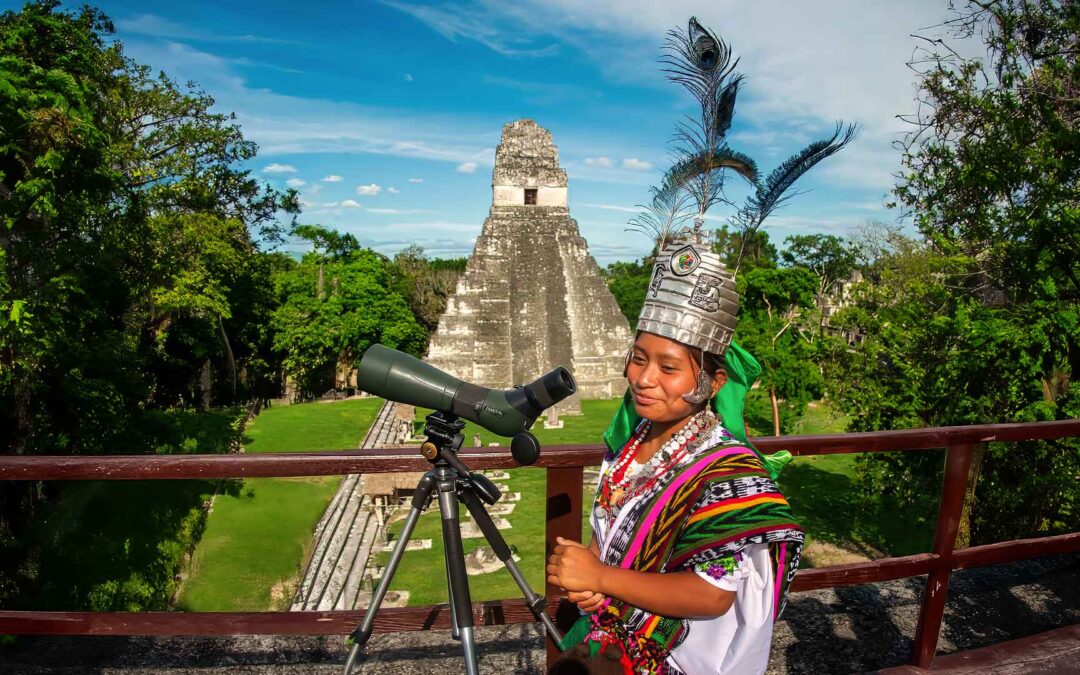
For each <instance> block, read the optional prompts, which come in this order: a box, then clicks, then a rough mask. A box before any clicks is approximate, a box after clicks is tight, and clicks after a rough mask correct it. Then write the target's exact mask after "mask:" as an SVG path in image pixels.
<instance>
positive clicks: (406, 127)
mask: <svg viewBox="0 0 1080 675" xmlns="http://www.w3.org/2000/svg"><path fill="white" fill-rule="evenodd" d="M96 4H97V6H99V7H101V8H102V9H103V10H104V11H105V12H106V13H107V14H108V15H109V16H110V17H111V18H112V19H113V21H114V23H115V24H116V28H117V33H116V38H118V39H119V40H121V41H122V42H123V43H124V45H125V49H126V50H127V53H128V54H129V55H130V56H132V57H134V58H135V59H136V60H138V61H139V62H142V63H146V64H148V65H150V66H152V67H153V68H155V69H160V70H163V71H165V72H166V73H167V74H169V75H170V76H172V77H173V78H174V79H176V80H178V81H181V82H182V81H186V80H194V81H197V82H198V83H199V84H200V85H201V86H202V87H203V88H204V89H206V90H207V92H209V93H210V94H211V95H212V96H214V97H215V98H216V99H217V102H218V107H219V109H220V110H223V111H233V112H235V113H236V115H237V118H238V120H239V122H240V124H241V125H242V127H243V129H244V132H245V135H246V136H247V137H248V138H249V139H250V140H253V141H255V142H256V143H258V145H259V147H260V151H259V156H258V158H257V159H256V161H254V162H252V163H251V165H250V167H249V168H251V169H252V171H253V172H255V173H257V174H258V175H259V176H260V177H261V178H263V179H265V180H267V181H269V182H270V183H272V184H274V185H277V186H280V187H284V186H286V185H292V186H296V187H298V188H299V189H300V192H301V195H302V199H303V203H304V213H303V216H302V218H301V220H302V221H304V222H315V223H320V224H323V225H326V226H329V227H333V228H336V229H339V230H342V231H346V232H350V233H352V234H353V235H355V236H356V237H357V238H358V239H359V240H360V241H361V242H362V243H364V244H367V245H370V246H372V247H374V248H375V249H376V250H379V251H382V252H384V253H388V254H392V253H394V252H396V251H397V250H399V249H401V248H402V247H404V246H405V245H408V244H413V243H417V244H420V245H422V246H423V247H424V248H425V249H426V250H427V251H428V252H429V254H431V255H433V256H442V257H445V256H460V255H467V254H468V253H469V252H470V251H471V250H472V245H473V242H474V240H475V238H476V236H477V235H478V234H479V233H480V229H481V226H482V224H483V221H484V218H485V216H486V215H487V211H488V207H489V205H490V199H491V191H490V184H491V168H492V163H493V160H494V148H495V145H496V144H497V143H498V140H499V134H500V130H501V127H502V125H503V124H504V123H506V122H508V121H512V120H514V119H518V118H522V117H529V118H533V119H535V120H536V121H537V122H538V123H539V124H540V125H542V126H544V127H546V128H548V129H550V130H551V132H552V133H553V135H554V138H555V142H556V144H557V145H558V147H559V153H560V158H561V161H562V164H563V166H564V167H565V168H566V170H567V172H568V174H569V181H570V211H571V215H572V216H573V217H574V218H576V219H577V221H578V224H579V226H580V229H581V232H582V235H583V236H584V237H585V238H586V239H587V240H588V242H589V246H590V249H591V251H592V253H593V255H594V256H595V257H596V258H597V260H598V262H599V263H600V264H601V265H606V264H607V263H610V262H612V261H614V260H630V259H635V258H638V257H640V256H641V255H643V254H644V253H645V252H647V250H648V249H649V248H650V242H649V241H648V239H647V238H646V237H645V235H642V234H639V233H636V232H627V231H626V227H627V225H626V221H627V219H628V218H629V217H631V216H632V215H633V214H634V212H635V211H636V209H634V206H635V205H636V204H640V203H642V202H644V201H645V200H646V199H647V195H648V192H647V191H648V187H649V185H650V184H652V183H654V182H656V181H657V180H658V178H659V177H660V175H661V174H662V172H663V170H664V169H665V168H666V167H667V166H668V164H669V156H668V140H669V138H670V137H671V134H672V130H673V125H674V123H675V122H676V120H677V119H678V118H679V117H680V115H682V114H684V113H688V112H692V111H693V104H692V101H691V100H690V98H689V97H688V95H687V94H686V93H685V92H684V91H683V90H682V89H681V88H680V87H678V86H676V85H674V84H671V83H669V82H667V81H665V79H664V78H663V76H662V74H661V72H660V70H659V67H658V64H657V61H656V59H657V56H659V54H660V46H661V44H662V42H663V38H664V35H665V32H666V31H667V30H668V29H670V28H672V27H674V26H676V25H678V26H684V25H685V21H686V19H687V18H688V17H689V16H690V15H692V14H693V15H697V16H698V18H699V19H700V20H701V21H702V23H703V24H705V25H707V26H710V27H711V28H713V29H714V30H715V31H717V32H718V33H719V34H720V35H722V36H723V37H724V38H725V39H726V40H727V41H728V42H729V43H730V44H731V45H732V46H733V48H734V50H735V53H736V54H737V55H738V56H740V57H741V59H742V61H741V63H740V67H739V69H740V70H741V71H742V72H743V73H745V74H746V75H747V81H746V86H745V87H744V89H743V90H742V93H741V94H740V99H739V101H738V105H737V107H736V118H735V125H734V127H733V130H732V134H731V139H730V140H731V144H732V145H733V146H735V147H736V148H738V149H741V150H743V151H744V152H746V153H747V154H749V155H750V156H752V157H754V158H755V159H756V160H757V161H758V164H759V166H760V167H761V168H762V169H763V170H765V171H768V170H771V168H772V167H773V166H775V165H776V164H777V163H779V162H780V161H782V160H783V159H784V158H786V157H787V156H788V155H789V154H791V153H792V152H794V151H796V150H798V149H799V148H801V147H802V146H803V145H805V144H806V143H807V142H810V141H812V140H815V139H817V138H820V137H822V136H827V135H828V134H829V133H831V131H832V129H833V125H834V123H835V120H837V119H843V120H845V121H851V122H858V123H859V124H860V126H861V132H860V134H859V136H858V137H857V139H856V140H855V141H854V143H853V144H852V145H851V146H849V147H848V148H847V149H845V150H844V151H843V152H842V153H840V155H838V156H836V157H834V158H832V159H830V160H827V162H826V163H825V164H822V165H820V166H819V167H817V168H816V169H815V170H814V171H813V172H812V173H811V174H810V175H808V176H806V177H805V178H804V179H803V181H804V182H802V183H801V186H800V187H802V188H803V189H806V190H809V192H808V193H807V194H804V195H801V196H800V197H798V198H796V199H795V200H794V201H793V202H792V203H791V204H790V205H789V206H787V207H786V208H785V209H783V210H782V211H780V212H779V213H777V214H776V215H775V216H774V217H773V218H772V219H771V221H767V222H766V226H767V229H768V231H769V233H770V235H771V236H772V238H773V239H774V240H775V241H778V242H779V241H782V240H783V238H784V237H786V236H788V235H790V234H793V233H806V232H829V233H835V234H846V233H849V232H851V231H852V230H853V229H854V228H856V227H858V226H859V225H861V224H863V223H865V222H866V221H867V220H872V219H873V220H884V221H889V222H892V221H895V220H896V214H894V213H893V212H890V211H887V210H885V209H884V206H883V201H884V200H885V199H886V197H887V194H888V191H889V189H890V187H891V185H892V183H893V178H892V174H893V173H894V172H895V171H896V170H897V169H898V166H899V165H898V160H899V154H898V151H896V150H895V149H894V148H893V147H892V143H893V141H895V140H896V138H897V137H898V134H899V133H900V132H902V131H903V130H904V125H903V123H902V122H900V121H899V120H898V119H897V118H896V115H898V114H903V113H909V112H911V111H912V110H913V109H914V102H913V98H914V93H915V89H914V79H913V75H912V72H911V71H910V70H909V69H908V68H907V66H906V65H905V62H906V61H907V60H908V58H909V57H910V56H911V54H912V51H913V49H914V48H915V46H916V42H917V41H916V39H915V38H913V37H912V36H911V34H912V33H916V32H920V33H921V34H924V35H932V34H935V32H936V31H935V30H932V29H931V30H927V27H930V26H934V25H936V24H939V23H940V22H941V21H942V20H943V19H945V18H946V17H947V11H946V3H945V1H944V0H933V1H930V0H904V2H895V1H891V0H890V1H884V0H882V1H877V2H867V1H862V2H860V1H856V0H851V1H846V2H840V1H838V0H817V1H815V2H795V1H785V2H762V3H737V2H734V1H729V2H718V1H710V2H683V1H680V0H667V1H665V2H637V1H636V0H595V1H593V2H579V1H572V0H516V1H515V2H512V3H508V2H503V1H500V0H478V1H472V2H454V3H441V4H436V3H429V2H425V3H411V2H404V1H403V0H382V1H371V2H354V3H332V2H324V3H314V4H312V5H305V4H302V3H295V2H278V1H275V0H263V1H260V2H257V3H256V2H248V1H238V2H202V1H199V2H173V3H148V2H145V1H142V2H127V1H113V0H108V1H105V2H100V3H96ZM3 5H4V6H5V7H7V8H17V6H18V4H17V3H3ZM735 180H736V179H732V181H731V183H732V184H733V185H735V184H736V183H735ZM730 194H731V195H732V196H735V197H736V198H737V199H741V196H742V195H743V194H744V192H743V191H741V190H739V189H736V190H732V191H731V192H730ZM710 213H712V214H713V216H714V218H715V220H714V221H713V223H715V224H716V225H719V224H721V223H722V222H723V218H724V217H725V216H726V215H727V212H726V211H725V210H723V209H716V210H715V211H713V212H710ZM299 246H300V245H299V244H298V243H291V244H290V247H291V248H294V249H295V248H298V247H299Z"/></svg>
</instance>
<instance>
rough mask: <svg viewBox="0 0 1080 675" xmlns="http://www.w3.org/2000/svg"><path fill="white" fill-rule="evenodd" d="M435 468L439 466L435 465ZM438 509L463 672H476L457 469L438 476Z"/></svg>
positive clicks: (475, 674)
mask: <svg viewBox="0 0 1080 675" xmlns="http://www.w3.org/2000/svg"><path fill="white" fill-rule="evenodd" d="M437 470H438V469H437ZM439 512H440V513H441V514H442V531H443V546H444V547H445V549H444V551H443V552H444V554H445V556H446V569H447V572H448V575H447V576H448V577H449V580H450V603H451V604H450V606H451V610H452V611H453V613H454V617H455V623H456V624H457V627H458V633H459V636H460V639H461V647H462V650H463V651H464V653H465V673H466V675H479V669H478V667H477V662H476V640H475V637H474V636H473V616H472V598H471V597H470V594H469V577H468V575H467V574H466V572H465V552H464V548H463V546H462V544H461V522H460V519H459V516H458V498H457V472H456V471H454V470H453V469H447V470H446V473H445V474H443V475H440V477H439Z"/></svg>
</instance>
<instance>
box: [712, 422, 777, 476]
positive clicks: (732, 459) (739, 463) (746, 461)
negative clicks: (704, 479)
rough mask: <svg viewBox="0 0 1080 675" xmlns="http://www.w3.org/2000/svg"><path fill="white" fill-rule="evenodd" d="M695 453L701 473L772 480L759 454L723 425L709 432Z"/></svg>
mask: <svg viewBox="0 0 1080 675" xmlns="http://www.w3.org/2000/svg"><path fill="white" fill-rule="evenodd" d="M695 455H696V457H697V458H698V460H699V462H698V463H697V464H698V469H699V471H700V472H701V473H702V474H717V473H719V474H720V475H724V476H729V477H734V476H755V477H758V478H762V479H766V480H769V481H771V480H772V478H771V475H770V474H769V470H768V468H766V466H765V463H764V462H763V461H762V459H761V456H760V455H759V454H758V453H757V452H756V451H755V450H754V449H753V448H751V447H750V446H749V445H747V443H746V442H745V441H741V440H739V439H737V438H735V437H734V436H732V435H731V433H730V432H728V431H727V430H726V429H724V428H723V427H718V428H717V429H714V430H713V431H712V432H710V434H709V435H708V436H707V437H706V438H705V440H704V441H703V442H702V444H701V445H700V446H699V449H698V451H697V452H696V453H695Z"/></svg>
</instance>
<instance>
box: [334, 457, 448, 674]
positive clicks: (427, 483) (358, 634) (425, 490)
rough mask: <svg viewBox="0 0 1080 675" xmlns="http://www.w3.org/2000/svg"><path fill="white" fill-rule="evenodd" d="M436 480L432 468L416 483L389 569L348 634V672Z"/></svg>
mask: <svg viewBox="0 0 1080 675" xmlns="http://www.w3.org/2000/svg"><path fill="white" fill-rule="evenodd" d="M436 484H437V481H436V480H435V476H434V475H433V472H430V471H429V472H428V473H426V474H424V477H423V478H421V479H420V482H419V483H418V484H417V485H416V492H415V493H414V494H413V498H412V508H410V509H409V515H408V516H407V517H406V518H405V525H404V526H402V528H401V536H399V537H398V540H397V542H395V543H394V549H393V551H391V553H390V560H389V561H388V562H387V563H386V569H384V570H383V575H382V579H379V585H378V586H377V587H376V588H375V592H374V593H373V594H372V596H371V602H370V603H368V606H367V611H365V612H364V620H363V621H361V622H360V625H359V626H357V627H356V630H354V631H353V632H352V634H351V635H350V636H349V643H350V644H351V645H352V647H351V649H350V650H349V658H348V659H347V660H346V661H345V675H349V673H350V672H352V669H353V665H354V664H355V663H356V659H357V657H359V655H360V652H361V651H362V650H363V649H364V645H366V644H367V641H368V640H369V639H371V631H372V630H373V629H374V627H375V615H376V614H377V613H378V612H379V607H380V606H382V602H383V598H385V597H386V591H387V590H389V588H390V581H391V580H392V579H393V578H394V573H395V572H397V568H398V564H399V563H400V562H401V557H402V556H403V555H405V548H406V547H407V546H408V545H409V537H411V536H412V532H413V529H415V528H416V521H417V520H419V519H420V514H421V513H422V512H423V511H424V509H426V508H427V506H428V504H429V503H430V502H431V493H432V491H433V490H434V489H435V486H436Z"/></svg>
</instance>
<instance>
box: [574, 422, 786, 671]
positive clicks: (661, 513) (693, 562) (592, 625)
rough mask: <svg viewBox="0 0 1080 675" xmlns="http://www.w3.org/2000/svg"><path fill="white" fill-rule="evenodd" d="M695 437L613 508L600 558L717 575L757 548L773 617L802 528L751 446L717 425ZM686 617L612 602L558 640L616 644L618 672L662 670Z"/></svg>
mask: <svg viewBox="0 0 1080 675" xmlns="http://www.w3.org/2000/svg"><path fill="white" fill-rule="evenodd" d="M702 441H703V442H702V443H701V445H700V447H699V448H697V449H695V450H694V451H693V452H692V453H690V454H688V455H687V456H686V457H685V458H684V459H683V460H682V461H680V462H679V464H677V465H676V466H674V467H672V468H671V469H669V470H668V471H666V472H665V473H664V474H663V475H662V476H659V477H658V478H657V477H654V478H653V480H652V481H651V483H650V485H649V487H648V489H647V490H646V491H645V492H643V493H639V494H638V495H636V496H635V498H634V499H632V500H631V501H629V502H628V503H626V505H625V506H624V507H623V508H621V509H620V510H619V511H618V512H617V513H616V514H615V517H614V520H613V521H611V529H610V531H609V533H608V536H607V537H606V541H605V545H604V547H603V551H604V554H603V562H604V563H605V564H608V565H613V566H619V567H623V568H627V569H634V570H638V571H641V572H682V571H695V572H699V573H702V572H704V573H706V574H708V575H710V576H712V577H714V578H717V577H718V576H722V575H724V574H727V573H730V572H731V571H732V570H733V569H734V568H735V567H736V566H737V565H738V564H739V561H740V560H741V555H742V553H743V551H744V549H747V548H748V547H749V546H751V545H754V544H767V545H769V550H770V554H771V555H770V559H771V561H772V564H773V574H774V575H775V576H774V579H775V584H774V593H775V598H774V604H773V608H774V609H773V615H774V619H775V617H776V616H778V615H779V612H780V611H781V610H782V609H783V605H784V600H785V597H786V595H787V589H788V586H789V584H790V582H791V579H792V578H793V577H794V574H795V571H796V570H797V569H798V564H799V552H800V550H801V547H802V542H803V532H802V528H801V527H799V525H798V523H796V522H795V518H794V516H793V515H792V513H791V508H790V506H788V503H787V500H786V499H785V498H784V496H783V495H782V494H781V493H780V491H779V489H778V488H777V487H776V484H775V483H774V482H773V480H772V478H771V477H770V475H769V471H768V469H767V468H766V467H765V465H764V464H763V463H762V461H761V459H760V458H759V457H758V455H757V454H756V453H754V451H753V450H750V449H748V448H746V447H745V445H744V444H743V443H742V442H741V441H739V440H737V439H734V438H732V436H731V435H730V434H729V433H727V431H726V430H724V429H723V427H719V426H717V428H716V429H715V430H714V431H713V432H712V433H711V434H710V435H709V437H708V438H705V439H702ZM600 488H601V490H598V493H597V494H598V495H599V494H600V492H601V491H602V489H603V486H602V485H601V486H600ZM597 504H598V502H595V501H594V508H597ZM692 623H693V622H692V621H689V620H685V619H672V618H668V617H662V616H657V615H654V614H650V613H649V612H645V611H643V610H641V609H638V608H636V607H632V606H629V605H627V604H625V603H623V602H621V601H618V600H615V599H612V600H611V601H610V602H608V603H607V605H606V606H605V607H604V608H603V609H601V610H600V611H598V612H596V613H595V614H592V615H590V616H585V617H582V618H581V619H580V620H579V621H578V623H577V624H576V625H575V626H574V629H573V630H571V632H570V633H568V634H567V638H566V639H565V640H564V641H563V645H562V646H563V647H564V649H565V648H569V647H571V646H573V644H578V643H580V642H581V641H586V642H587V644H589V646H590V652H591V653H593V654H596V653H597V652H599V651H600V650H601V649H603V648H605V647H606V646H607V645H610V644H618V645H620V646H621V647H622V649H623V651H624V659H623V664H624V667H625V669H626V671H627V672H633V673H649V674H653V673H664V672H665V661H666V659H667V656H668V654H669V653H670V652H671V650H673V649H675V648H676V647H677V646H678V645H679V644H680V643H681V642H682V640H683V639H684V638H685V637H686V633H687V631H688V630H690V629H691V628H692Z"/></svg>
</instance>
